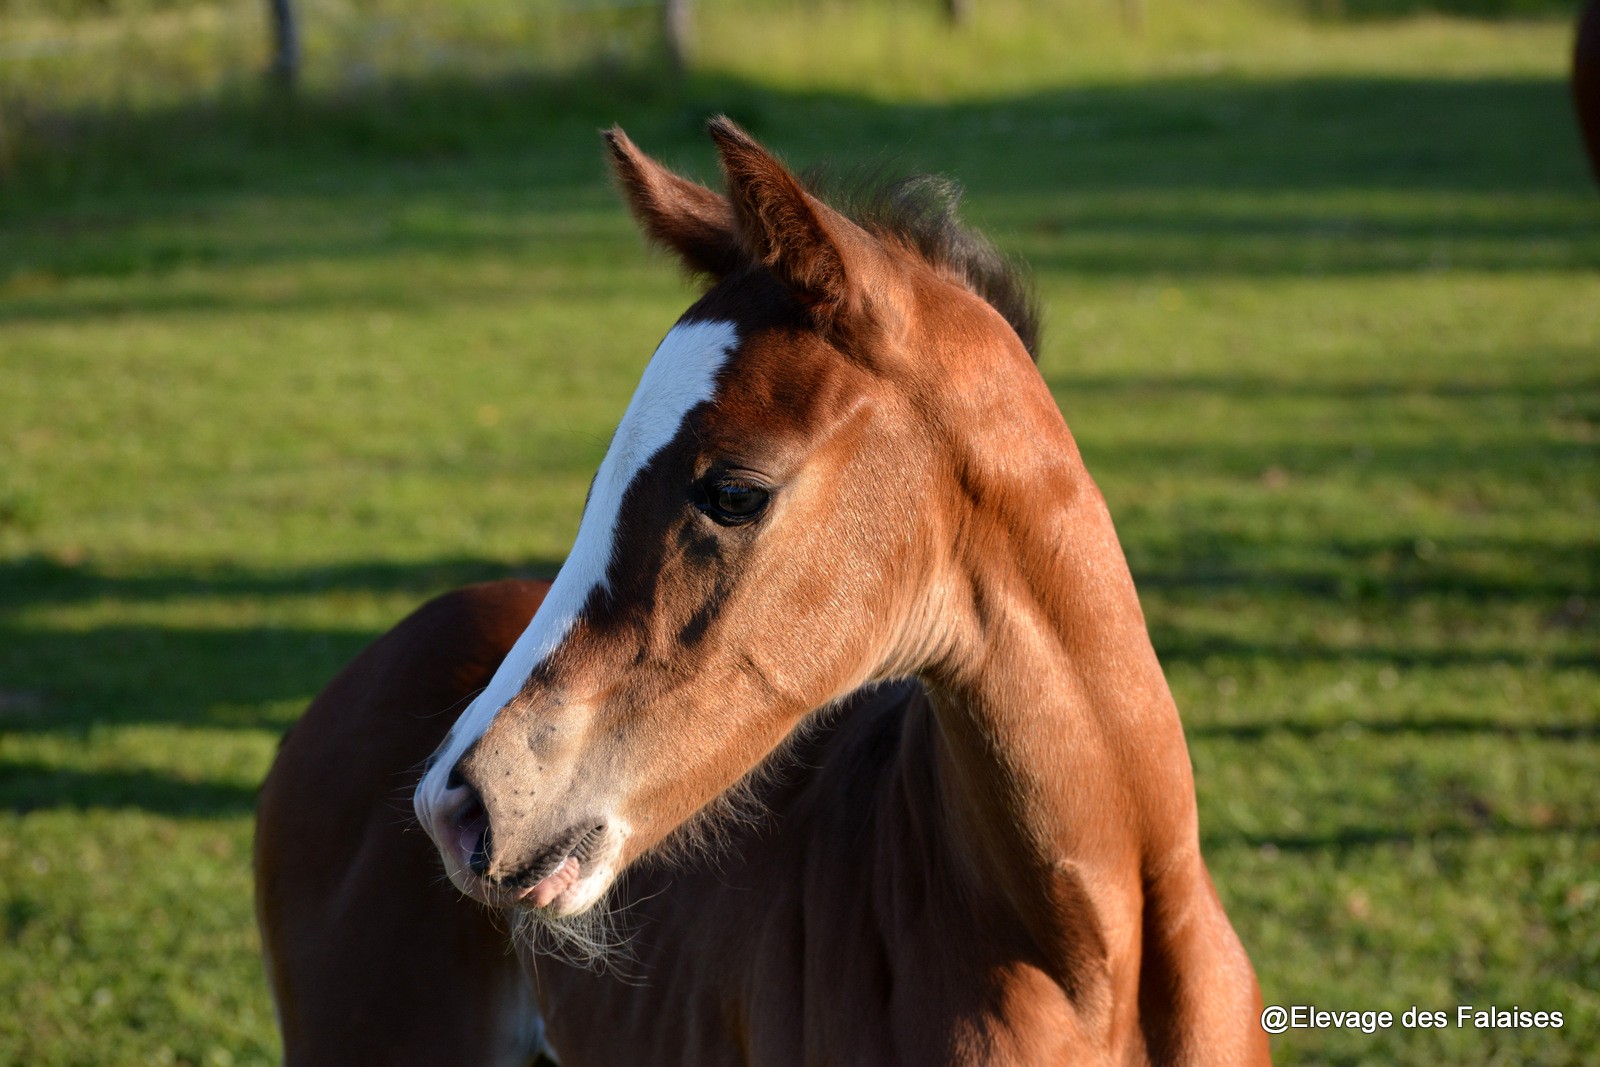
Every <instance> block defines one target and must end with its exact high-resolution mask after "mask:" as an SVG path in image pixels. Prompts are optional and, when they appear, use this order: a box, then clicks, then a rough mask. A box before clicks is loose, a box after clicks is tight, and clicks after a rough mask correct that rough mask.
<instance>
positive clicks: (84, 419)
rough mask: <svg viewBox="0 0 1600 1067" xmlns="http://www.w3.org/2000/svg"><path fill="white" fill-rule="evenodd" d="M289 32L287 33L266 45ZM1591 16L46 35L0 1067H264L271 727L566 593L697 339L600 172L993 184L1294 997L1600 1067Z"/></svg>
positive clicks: (1313, 1043)
mask: <svg viewBox="0 0 1600 1067" xmlns="http://www.w3.org/2000/svg"><path fill="white" fill-rule="evenodd" d="M275 12H276V14H275ZM1576 14H1577V10H1576V5H1575V3H1573V2H1571V0H1303V2H1302V0H1038V2H1034V3H1024V2H1021V0H948V2H946V0H857V2H853V3H843V2H834V0H771V2H758V0H693V2H692V3H683V4H679V3H677V2H676V0H674V3H673V4H672V5H671V6H669V5H667V4H664V3H660V2H656V0H520V2H514V0H454V2H450V3H425V2H423V0H288V2H287V3H283V4H281V5H280V6H278V7H274V6H273V5H272V4H269V3H268V2H267V0H239V2H234V0H226V2H221V3H216V2H209V0H0V1004H4V1005H5V1008H4V1009H3V1010H0V1063H16V1064H143V1063H151V1064H157V1063H182V1064H197V1065H198V1064H210V1065H224V1064H244V1063H267V1062H273V1061H274V1060H275V1059H276V1057H277V1055H278V1051H277V1044H276V1040H277V1039H276V1034H275V1031H274V1027H273V1022H272V1011H271V1006H270V1003H269V1000H268V997H267V993H266V987H265V983H264V981H263V979H262V977H261V973H260V965H259V961H258V957H257V941H256V935H255V930H254V925H253V920H252V916H251V878H250V863H249V852H250V838H251V822H252V813H253V804H254V797H255V790H256V787H257V784H258V783H259V781H260V779H261V777H262V775H263V774H264V773H265V771H266V768H267V766H268V765H269V763H270V761H271V759H272V755H273V752H274V749H275V746H276V743H277V739H278V737H279V736H280V734H281V733H282V731H283V730H284V729H285V728H286V727H287V726H288V724H289V723H291V722H292V721H293V720H294V719H295V717H296V716H297V715H298V714H299V712H300V710H301V709H302V708H303V707H304V705H305V703H306V702H307V701H308V700H309V699H310V697H311V696H312V694H314V693H315V692H316V691H317V690H318V689H319V688H320V687H321V686H322V685H323V684H324V683H325V682H326V681H327V680H328V679H329V678H330V677H331V676H332V675H333V673H334V672H335V671H337V670H338V668H339V667H340V666H341V665H342V664H343V663H344V662H345V661H346V660H347V659H349V658H350V657H351V656H352V655H353V654H354V653H355V652H356V651H357V650H358V649H360V648H361V647H362V646H363V645H364V644H365V643H366V642H368V641H370V640H371V639H373V638H374V637H375V636H377V635H378V634H379V633H381V632H383V631H384V630H385V629H386V628H388V627H389V626H391V625H393V623H394V622H396V621H397V620H398V619H399V618H401V617H402V616H403V615H404V614H406V613H407V612H409V611H410V610H412V609H413V608H414V607H415V606H416V605H418V604H419V603H420V602H421V601H422V600H423V599H424V598H426V597H427V596H430V595H432V594H434V593H437V592H440V591H442V590H444V589H447V588H449V587H452V586H455V585H459V584H463V583H466V582H469V581H477V580H484V579H490V578H496V577H501V576H505V575H510V574H549V573H552V572H553V570H554V569H555V567H556V566H557V565H558V564H559V561H560V560H561V558H562V557H563V555H564V554H565V552H566V550H567V548H568V546H569V544H570V542H571V538H572V535H573V533H574V532H575V530H576V528H577V520H578V515H579V509H580V508H581V506H582V501H583V495H584V490H585V488H586V486H587V483H588V479H589V477H590V475H591V474H592V472H593V470H594V469H595V467H596V466H597V464H598V462H599V459H600V456H601V454H602V452H603V450H604V447H605V442H606V440H607V438H608V435H609V433H610V431H611V429H612V427H613V426H614V425H615V422H616V419H617V418H618V417H619V414H620V412H621V411H622V409H623V407H624V406H625V404H626V401H627V397H628V396H629V394H630V393H631V391H632V388H633V385H634V383H635V381H636V380H637V377H638V374H639V372H640V370H641V369H642V366H643V363H644V360H645V358H646V357H647V356H648V354H649V352H650V351H651V350H652V348H653V347H654V344H655V342H656V341H657V340H658V339H659V337H660V336H661V335H662V334H663V333H664V332H665V331H666V329H667V328H668V326H669V325H670V324H671V323H672V321H673V320H674V318H675V317H676V316H677V315H678V313H679V312H681V311H682V310H683V308H684V307H686V306H687V304H688V303H689V302H690V300H691V299H692V298H693V294H694V290H693V288H692V286H691V285H690V284H689V283H688V282H686V281H685V280H684V279H682V278H681V277H680V276H679V274H678V272H677V270H676V269H675V267H674V266H673V265H672V264H671V263H670V262H668V261H667V260H666V259H665V258H664V257H662V256H660V255H657V254H654V253H651V252H649V251H647V250H646V249H645V248H644V247H643V245H642V242H641V241H640V240H639V238H638V237H637V235H636V234H635V232H634V231H633V229H632V227H631V225H630V223H629V221H628V219H627V217H626V214H625V212H624V211H623V209H622V208H621V206H620V204H619V203H618V202H617V200H616V198H615V197H614V196H613V194H612V193H611V191H610V189H609V186H608V182H607V178H606V174H605V169H604V166H603V163H602V159H601V154H600V150H599V139H598V137H597V136H596V131H597V130H598V129H599V128H600V127H602V126H605V125H609V124H611V123H612V122H621V123H622V124H624V125H625V126H626V127H627V129H628V131H629V132H630V134H631V135H632V136H633V137H634V139H635V140H636V141H638V143H639V144H640V145H641V146H643V147H644V148H645V149H646V150H647V151H650V152H652V153H654V154H656V155H658V156H659V157H661V158H663V159H665V160H667V161H668V162H669V163H671V164H673V165H675V166H677V167H679V168H681V169H684V170H686V171H688V172H689V173H691V174H694V175H696V176H698V177H700V178H702V179H705V180H710V179H713V178H714V175H715V167H714V163H713V159H712V154H711V151H710V147H709V145H708V144H707V143H706V141H705V140H704V138H703V136H702V135H701V133H700V130H701V126H702V124H703V122H704V120H705V118H706V117H707V116H708V115H709V114H712V113H715V112H719V111H723V112H727V113H729V114H731V115H732V116H733V117H735V118H736V119H738V120H739V121H740V122H742V123H744V124H746V125H747V126H748V127H749V128H750V129H751V130H752V131H753V132H754V133H755V134H756V135H757V136H759V137H761V138H763V139H764V140H766V141H767V143H769V144H770V145H771V146H773V147H774V148H775V149H777V150H778V151H779V152H781V153H783V154H784V155H785V156H786V157H787V158H788V160H789V161H790V162H791V163H793V164H795V165H797V166H800V167H806V166H809V165H812V164H817V163H821V162H825V161H832V162H833V163H834V164H835V165H836V166H837V167H838V168H841V169H849V168H851V167H853V166H856V165H860V164H867V165H873V166H880V167H882V168H883V169H884V170H886V171H888V172H891V173H894V172H911V171H931V172H937V173H943V174H948V175H951V176H953V177H955V178H957V179H958V180H960V181H961V182H962V183H964V185H965V186H966V188H967V190H968V197H967V206H966V212H967V215H968V217H969V219H970V220H972V221H973V222H975V223H976V224H978V225H980V226H981V227H983V228H984V229H985V230H986V231H987V232H988V233H990V234H991V235H992V236H993V237H994V239H995V240H996V241H997V242H998V243H999V244H1000V245H1001V247H1002V248H1003V249H1004V250H1006V251H1007V252H1008V253H1011V254H1013V255H1016V256H1018V257H1019V258H1021V259H1023V260H1025V261H1026V262H1028V263H1029V264H1030V265H1031V266H1032V268H1033V270H1034V272H1035V276H1036V279H1037V284H1038V288H1039V292H1040V295H1041V298H1042V301H1043V304H1044V308H1045V320H1046V333H1045V343H1044V348H1043V354H1042V358H1041V369H1042V371H1043V373H1044V375H1045V377H1046V379H1047V380H1048V382H1049V383H1050V385H1051V388H1052V389H1053V390H1054V392H1055V395H1056V397H1057V399H1058V400H1059V402H1060V403H1061V405H1062V408H1063V411H1064V412H1065V413H1066V416H1067V419H1068V422H1069V423H1070V425H1071V426H1072V427H1073V429H1074V432H1075V433H1076V435H1077V437H1078V439H1079V443H1080V445H1081V447H1082V450H1083V452H1084V454H1085V458H1086V460H1087V462H1088V464H1089V467H1090V470H1091V471H1092V472H1093V473H1094V474H1095V475H1096V477H1097V478H1098V479H1099V481H1100V483H1101V485H1102V488H1103V489H1104V491H1105V493H1106V496H1107V498H1108V500H1109V502H1110V505H1111V509H1112V512H1113V515H1114V516H1115V517H1116V519H1117V522H1118V527H1119V531H1120V533H1121V535H1122V538H1123V542H1124V545H1125V548H1126V549H1127V552H1128V555H1129V558H1130V562H1131V564H1132V566H1133V570H1134V574H1135V577H1136V579H1137V580H1138V582H1139V585H1140V589H1141V593H1142V595H1143V598H1144V604H1145V608H1146V612H1147V614H1148V618H1149V622H1150V626H1151V629H1152V632H1153V634H1154V637H1155V641H1156V646H1157V649H1158V651H1159V652H1160V654H1161V656H1162V659H1163V662H1164V663H1165V665H1166V667H1167V671H1168V675H1169V678H1170V680H1171V682H1172V685H1173V688H1174V691H1175V693H1176V695H1177V697H1178V702H1179V706H1180V707H1181V708H1182V709H1183V712H1184V716H1185V721H1186V725H1187V728H1188V731H1189V736H1190V741H1191V747H1192V751H1193V758H1194V761H1195V764H1196V770H1197V776H1198V780H1199V790H1200V803H1201V823H1202V829H1203V834H1204V844H1205V847H1206V850H1207V856H1208V859H1209V861H1210V863H1211V866H1212V869H1213V871H1214V873H1215V875H1216V878H1217V881H1218V884H1219V888H1220V891H1221V892H1222V895H1223V897H1224V899H1225V902H1226V903H1227V905H1228V907H1229V910H1230V912H1231V914H1232V917H1233V919H1234V921H1235V923H1236V925H1237V926H1238V928H1239V931H1240V934H1241V935H1242V937H1243V939H1244V941H1245V944H1246V946H1247V947H1248V948H1249V950H1250V951H1251V953H1252V956H1253V957H1254V960H1255V963H1256V967H1257V969H1258V972H1259V974H1260V978H1261V982H1262V985H1263V988H1264V992H1265V994H1266V999H1267V1001H1268V1002H1278V1003H1315V1004H1317V1005H1319V1006H1322V1007H1328V1008H1339V1009H1374V1010H1378V1009H1387V1010H1390V1011H1393V1012H1394V1013H1395V1014H1396V1015H1397V1016H1398V1015H1399V1014H1400V1013H1401V1012H1403V1011H1404V1010H1405V1009H1407V1008H1409V1007H1412V1006H1419V1007H1422V1008H1424V1009H1428V1010H1438V1009H1446V1010H1450V1011H1452V1012H1453V1011H1454V1008H1455V1006H1456V1005H1458V1004H1474V1005H1479V1006H1485V1007H1487V1006H1489V1005H1495V1006H1498V1007H1500V1008H1502V1009H1507V1008H1511V1007H1513V1006H1515V1007H1520V1008H1523V1009H1527V1010H1547V1011H1548V1010H1559V1011H1562V1012H1563V1013H1564V1015H1565V1019H1566V1025H1565V1027H1564V1028H1563V1029H1562V1030H1560V1031H1554V1032H1552V1031H1529V1030H1500V1031H1487V1032H1485V1031H1471V1030H1467V1031H1462V1030H1457V1029H1446V1030H1404V1029H1400V1028H1398V1027H1397V1028H1395V1029H1392V1030H1389V1031H1381V1032H1379V1033H1377V1034H1372V1035H1367V1034H1362V1033H1360V1032H1354V1033H1351V1032H1326V1031H1324V1032H1307V1031H1300V1032H1294V1033H1290V1034H1287V1035H1285V1036H1283V1037H1281V1038H1278V1039H1275V1042H1274V1047H1275V1049H1276V1051H1277V1054H1278V1057H1279V1059H1280V1061H1281V1062H1284V1063H1318V1064H1358V1063H1373V1062H1381V1063H1408V1064H1435V1063H1442V1062H1452V1063H1495V1064H1577V1063H1581V1062H1584V1061H1586V1060H1589V1061H1590V1062H1592V1056H1593V1052H1592V1050H1593V1048H1594V1047H1595V1045H1596V1042H1597V1041H1600V785H1597V782H1600V776H1597V768H1600V544H1597V531H1600V463H1597V459H1600V454H1597V445H1600V195H1597V192H1596V187H1595V185H1594V183H1593V180H1592V178H1591V176H1590V174H1589V172H1588V167H1587V163H1586V160H1585V156H1584V153H1583V148H1582V144H1581V142H1580V139H1579V135H1578V131H1577V125H1576V122H1575V119H1574V114H1573V103H1572V98H1571V95H1570V92H1569V87H1568V72H1569V70H1570V63H1571V55H1572V51H1571V50H1572V42H1573V29H1572V27H1573V22H1574V19H1575V17H1576ZM291 31H292V32H291Z"/></svg>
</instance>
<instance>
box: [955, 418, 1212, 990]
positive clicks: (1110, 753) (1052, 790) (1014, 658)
mask: <svg viewBox="0 0 1600 1067" xmlns="http://www.w3.org/2000/svg"><path fill="white" fill-rule="evenodd" d="M1063 432H1064V428H1063ZM1067 447H1068V449H1071V446H1070V441H1069V442H1068V444H1067ZM1070 459H1071V461H1072V462H1071V464H1070V469H1069V474H1070V478H1069V479H1068V480H1067V481H1066V482H1064V483H1063V485H1062V487H1061V488H1062V489H1063V492H1062V493H1061V494H1059V495H1058V496H1057V497H1056V498H1055V499H1053V500H1051V501H1050V502H1049V504H1048V505H1047V506H1046V508H1044V509H1043V510H1040V509H1035V510H1036V515H1037V517H1036V519H1034V520H1033V521H1030V522H1029V523H1026V524H1022V525H1023V526H1025V528H1020V529H1019V528H1018V524H1016V523H1015V521H1014V519H1015V512H1014V511H1013V512H1011V515H1012V522H1011V524H1010V528H1009V529H1007V530H1006V531H1005V533H1004V538H1003V540H1004V543H1003V544H990V545H987V546H982V547H981V548H979V549H977V550H974V551H971V552H969V556H970V557H971V558H970V559H968V560H967V561H966V569H967V571H968V573H967V574H966V575H965V581H966V582H967V583H969V584H968V586H967V587H968V588H970V589H972V590H973V605H972V609H971V611H972V614H971V617H972V618H973V620H975V624H974V625H971V626H968V627H966V628H965V633H966V636H965V637H964V638H963V645H964V647H959V648H958V649H957V650H956V653H955V654H954V655H953V656H952V657H951V659H950V661H949V663H948V664H947V665H946V667H945V668H944V669H941V670H939V671H937V672H930V674H931V676H930V677H928V678H927V681H928V683H929V691H930V693H931V694H932V697H933V701H934V706H935V708H936V715H937V722H938V730H937V734H936V737H935V739H934V742H933V747H934V749H935V752H934V758H935V760H936V763H937V765H938V768H939V773H938V778H939V782H940V786H939V788H940V789H941V791H942V792H943V794H944V796H943V797H942V798H941V803H940V807H941V808H942V809H943V810H944V811H945V812H946V813H947V815H946V820H947V827H946V832H947V833H948V835H949V837H950V841H951V844H952V848H953V851H954V852H955V853H956V855H957V857H958V859H959V860H960V861H961V862H962V863H963V865H964V866H965V867H966V868H967V869H968V873H969V876H970V877H971V878H972V879H973V882H974V886H975V888H976V889H977V892H978V893H979V894H981V896H982V898H986V900H987V901H988V902H989V903H990V904H992V905H998V906H1000V907H1003V908H1007V909H1008V910H1009V911H1010V912H1011V913H1012V914H1013V915H1014V916H1015V917H1016V919H1017V920H1018V921H1019V922H1020V923H1021V926H1022V928H1023V929H1024V930H1025V931H1026V934H1027V936H1028V937H1029V939H1030V940H1031V941H1032V942H1033V943H1034V944H1035V945H1036V946H1037V947H1038V949H1039V951H1040V955H1041V958H1042V959H1043V960H1045V961H1047V962H1046V964H1045V965H1046V967H1047V969H1049V970H1051V971H1053V972H1055V973H1054V974H1053V977H1055V978H1056V980H1057V981H1058V982H1060V983H1061V984H1062V985H1063V987H1064V988H1066V989H1067V990H1068V991H1069V993H1070V994H1072V995H1073V996H1074V998H1075V999H1076V1000H1078V1001H1079V1006H1080V1007H1081V1008H1083V1009H1085V1010H1088V1011H1090V1012H1091V1013H1093V1012H1096V1011H1104V1012H1109V1011H1110V1010H1111V1006H1112V1004H1113V1003H1115V1004H1116V1005H1118V1010H1119V1011H1123V1010H1129V1009H1128V1008H1127V1006H1129V1005H1132V1004H1134V1003H1137V990H1136V989H1135V988H1129V986H1130V985H1136V983H1137V981H1138V977H1137V976H1138V974H1139V953H1140V952H1141V931H1142V923H1143V915H1144V909H1145V906H1146V903H1147V896H1148V894H1149V891H1150V889H1151V885H1152V879H1159V878H1160V877H1161V868H1162V867H1164V866H1166V865H1169V864H1173V863H1175V862H1179V861H1183V860H1185V859H1187V860H1190V861H1193V860H1194V859H1196V856H1195V849H1196V848H1197V844H1196V842H1197V832H1196V821H1195V807H1194V789H1193V782H1192V777H1191V771H1190V766H1189V762H1188V754H1187V749H1186V748H1185V745H1184V740H1183V731H1182V727H1181V725H1180V724H1179V721H1178V716H1177V711H1176V708H1175V707H1174V705H1173V702H1172V698H1171V695H1170V693H1169V691H1168V689H1167V685H1166V681H1165V679H1164V677H1163V675H1162V673H1161V668H1160V666H1159V664H1158V663H1157V661H1156V657H1155V653H1154V651H1153V649H1152V648H1151V645H1150V641H1149V637H1148V635H1147V633H1146V630H1145V625H1144V618H1143V615H1142V613H1141V612H1140V609H1139V604H1138V600H1137V597H1136V595H1135V593H1134V589H1133V582H1132V579H1131V577H1130V576H1129V574H1128V569H1127V565H1126V563H1125V562H1124V559H1123V555H1122V551H1121V548H1120V546H1119V545H1118V543H1117V540H1116V535H1115V533H1114V532H1113V530H1112V526H1111V521H1110V518H1109V516H1108V514H1107V512H1106V509H1105V505H1104V503H1103V501H1102V500H1101V497H1100V495H1099V492H1098V490H1097V489H1095V487H1094V485H1093V483H1092V482H1091V481H1090V480H1089V479H1088V476H1087V474H1086V473H1083V470H1082V466H1081V464H1079V463H1077V459H1076V452H1075V450H1071V451H1070ZM1063 497H1064V498H1065V499H1063ZM1002 510H1004V509H1002ZM1130 994H1132V996H1130ZM1106 1021H1107V1022H1110V1021H1111V1020H1110V1019H1109V1018H1107V1020H1106Z"/></svg>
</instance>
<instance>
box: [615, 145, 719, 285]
mask: <svg viewBox="0 0 1600 1067" xmlns="http://www.w3.org/2000/svg"><path fill="white" fill-rule="evenodd" d="M602 136H604V137H605V139H606V146H607V147H608V148H609V149H610V150H611V170H612V172H613V173H615V174H616V176H617V184H618V186H620V187H621V189H622V196H623V199H625V200H626V201H627V202H628V210H630V211H632V212H633V217H634V218H636V219H638V220H639V225H640V226H641V227H642V228H643V229H644V232H645V234H646V235H648V236H649V238H650V239H651V240H652V241H655V242H656V243H657V244H659V245H662V246H664V247H665V248H667V249H669V250H670V251H672V252H673V253H674V254H676V255H677V257H678V258H679V259H681V260H682V261H683V265H684V266H686V267H688V268H689V269H690V270H691V271H694V272H696V273H698V274H709V275H710V276H711V277H713V278H722V277H726V276H727V275H729V274H732V273H733V272H734V271H735V270H737V269H738V268H739V267H741V266H743V265H744V263H745V262H747V259H746V255H745V251H744V246H743V244H742V243H741V241H740V239H739V233H738V226H737V224H736V222H735V217H734V213H733V205H731V204H729V203H728V200H727V198H726V197H724V196H722V195H720V194H718V193H714V192H712V191H711V190H710V189H707V188H706V187H705V186H703V185H697V184H695V183H694V182H692V181H690V180H689V179H687V178H684V177H681V176H679V175H677V174H674V173H673V172H672V171H670V170H668V169H667V168H666V167H664V166H662V165H661V164H660V163H657V162H656V161H655V160H653V159H651V158H650V157H649V156H647V155H645V154H644V153H643V152H641V151H639V148H638V146H637V145H635V144H634V143H633V142H632V141H630V140H629V139H628V135H627V134H625V133H623V132H622V127H620V126H613V127H611V129H609V130H606V131H605V132H604V134H603V135H602Z"/></svg>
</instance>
